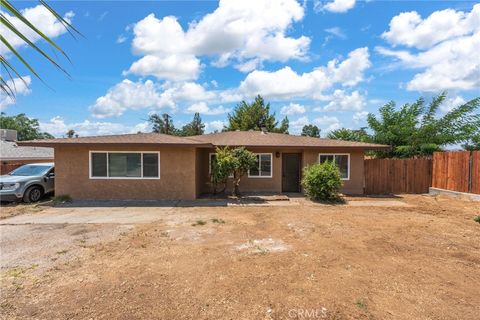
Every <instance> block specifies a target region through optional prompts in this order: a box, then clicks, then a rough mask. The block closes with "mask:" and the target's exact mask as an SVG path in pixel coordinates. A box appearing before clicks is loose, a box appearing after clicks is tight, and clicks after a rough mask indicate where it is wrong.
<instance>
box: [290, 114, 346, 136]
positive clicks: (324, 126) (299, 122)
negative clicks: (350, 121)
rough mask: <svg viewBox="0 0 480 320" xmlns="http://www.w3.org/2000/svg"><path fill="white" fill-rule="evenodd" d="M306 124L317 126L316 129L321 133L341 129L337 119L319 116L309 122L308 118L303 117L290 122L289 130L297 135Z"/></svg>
mask: <svg viewBox="0 0 480 320" xmlns="http://www.w3.org/2000/svg"><path fill="white" fill-rule="evenodd" d="M308 124H314V125H316V126H318V128H319V129H320V130H321V131H322V132H329V131H332V130H336V129H339V128H340V127H341V123H340V121H339V120H338V118H337V117H330V116H321V117H318V118H315V119H313V120H310V119H309V118H308V117H306V116H303V117H300V118H298V119H296V120H293V121H290V128H291V129H292V130H290V131H292V133H295V134H296V133H299V132H300V131H301V130H302V128H303V126H306V125H308Z"/></svg>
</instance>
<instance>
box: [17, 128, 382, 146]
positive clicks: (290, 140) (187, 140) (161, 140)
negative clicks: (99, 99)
mask: <svg viewBox="0 0 480 320" xmlns="http://www.w3.org/2000/svg"><path fill="white" fill-rule="evenodd" d="M78 144H138V145H142V144H159V145H176V146H198V147H213V146H246V147H296V148H358V149H385V148H389V147H390V146H388V145H381V144H373V143H365V142H354V141H343V140H332V139H323V138H312V137H302V136H295V135H288V134H282V133H270V132H269V133H262V132H261V131H228V132H219V133H210V134H205V135H200V136H192V137H176V136H171V135H166V134H159V133H135V134H123V135H111V136H96V137H80V138H60V139H45V140H31V141H21V142H18V145H23V146H48V147H54V146H59V145H78Z"/></svg>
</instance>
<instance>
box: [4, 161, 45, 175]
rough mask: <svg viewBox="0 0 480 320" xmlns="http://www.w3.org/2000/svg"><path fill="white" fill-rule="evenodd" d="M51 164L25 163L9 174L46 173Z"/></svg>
mask: <svg viewBox="0 0 480 320" xmlns="http://www.w3.org/2000/svg"><path fill="white" fill-rule="evenodd" d="M49 169H51V166H45V165H32V164H27V165H24V166H21V167H19V168H17V169H15V170H13V171H12V172H10V173H9V175H11V176H40V175H42V174H45V173H47V171H48V170H49Z"/></svg>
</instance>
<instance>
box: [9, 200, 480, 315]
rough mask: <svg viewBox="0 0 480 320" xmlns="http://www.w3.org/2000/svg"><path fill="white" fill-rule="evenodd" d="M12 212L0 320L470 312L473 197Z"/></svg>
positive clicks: (476, 279)
mask: <svg viewBox="0 0 480 320" xmlns="http://www.w3.org/2000/svg"><path fill="white" fill-rule="evenodd" d="M17 208H18V210H23V211H22V213H23V215H21V216H16V217H13V218H7V219H3V220H1V223H2V225H0V231H1V238H0V245H1V247H0V248H1V254H2V256H1V260H2V261H1V267H2V269H1V288H2V292H1V293H2V295H1V309H0V314H1V315H2V317H3V318H5V319H30V318H35V319H479V315H480V294H479V293H480V289H479V288H480V224H479V223H477V222H475V221H474V220H473V217H474V216H475V215H480V205H479V203H478V202H477V203H475V202H470V201H463V200H457V199H450V198H445V197H436V198H433V197H427V196H405V197H403V198H399V199H372V198H351V199H349V203H348V204H347V205H337V206H328V205H315V204H311V203H309V202H305V201H301V200H298V199H297V200H294V201H290V202H281V203H280V202H279V204H277V205H261V206H228V207H227V206H217V207H209V206H204V207H189V206H183V207H173V208H166V207H163V208H155V207H147V208H143V207H117V208H92V207H77V208H44V209H41V210H40V209H38V208H39V207H29V208H31V210H34V212H33V213H32V215H29V213H28V211H29V210H30V209H25V207H24V206H17ZM2 209H3V208H2ZM9 210H11V211H15V209H11V208H9ZM39 210H40V211H39ZM108 210H111V211H112V212H111V213H110V214H111V215H110V216H109V219H106V218H105V219H103V220H95V219H94V217H97V218H98V216H103V215H106V214H108ZM127 213H128V214H129V215H130V216H135V214H141V215H142V217H143V218H142V219H143V220H141V222H139V221H137V220H128V217H127V216H126V214H127ZM82 214H83V215H85V216H88V217H89V218H88V219H90V220H88V221H87V220H85V221H84V222H81V220H80V218H82ZM9 215H15V213H12V212H10V213H9ZM95 215H96V216H95ZM121 215H123V216H121ZM119 216H121V219H120V220H117V223H116V222H115V221H116V219H117V217H119ZM62 217H63V219H67V220H71V219H74V218H75V217H76V218H77V220H71V221H79V222H77V223H63V222H62V220H61V218H62ZM20 218H22V219H23V220H21V219H20ZM100 218H101V217H100ZM100 218H98V219H100ZM15 219H16V220H15ZM29 221H30V222H29ZM95 221H97V223H95ZM119 221H120V222H121V223H118V222H119ZM92 222H93V223H92ZM98 222H101V223H98ZM32 223H33V224H32Z"/></svg>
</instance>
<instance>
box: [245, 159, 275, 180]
mask: <svg viewBox="0 0 480 320" xmlns="http://www.w3.org/2000/svg"><path fill="white" fill-rule="evenodd" d="M255 156H256V157H257V164H256V166H255V167H254V168H252V169H250V170H248V177H249V178H271V177H272V176H273V175H272V172H273V170H272V169H273V166H272V158H273V157H272V154H271V153H255Z"/></svg>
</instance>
